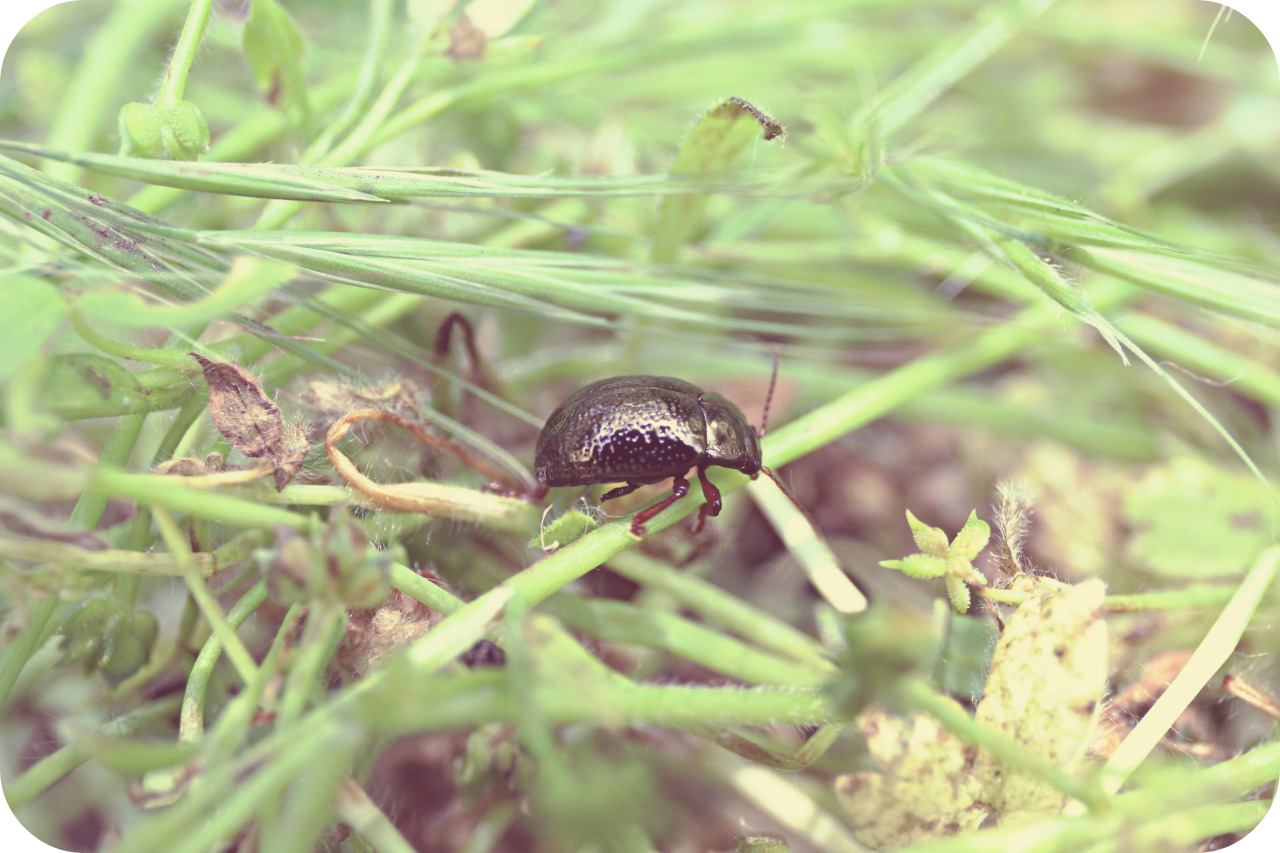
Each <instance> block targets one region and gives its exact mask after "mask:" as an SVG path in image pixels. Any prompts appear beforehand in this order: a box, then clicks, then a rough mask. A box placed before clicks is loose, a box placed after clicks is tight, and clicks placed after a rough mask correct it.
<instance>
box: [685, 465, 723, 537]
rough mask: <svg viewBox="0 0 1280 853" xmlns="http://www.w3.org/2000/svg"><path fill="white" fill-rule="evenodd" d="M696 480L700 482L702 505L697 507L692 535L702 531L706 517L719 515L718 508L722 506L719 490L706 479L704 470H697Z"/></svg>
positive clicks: (705, 470)
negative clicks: (696, 518)
mask: <svg viewBox="0 0 1280 853" xmlns="http://www.w3.org/2000/svg"><path fill="white" fill-rule="evenodd" d="M698 479H699V480H701V481H702V497H703V504H702V506H700V507H698V520H697V521H695V522H694V523H693V532H694V533H697V532H698V531H700V530H702V525H703V524H705V523H706V521H707V516H708V515H711V516H716V515H719V514H720V508H721V507H722V506H724V503H723V502H722V501H721V500H720V490H719V489H717V488H716V487H715V484H714V483H712V482H711V481H710V480H708V479H707V469H706V468H699V469H698Z"/></svg>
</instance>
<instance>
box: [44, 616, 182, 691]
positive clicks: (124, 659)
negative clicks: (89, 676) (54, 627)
mask: <svg viewBox="0 0 1280 853" xmlns="http://www.w3.org/2000/svg"><path fill="white" fill-rule="evenodd" d="M158 631H159V623H158V622H157V621H156V617H155V616H153V615H152V614H150V613H147V612H146V611H142V610H140V611H136V612H134V611H127V610H124V609H123V608H122V607H120V605H118V604H116V603H114V602H111V601H107V600H106V599H102V598H91V599H89V600H87V601H85V602H83V603H81V604H79V605H77V606H76V607H75V608H73V609H72V610H71V612H70V613H68V614H67V617H66V618H65V619H64V620H63V621H62V626H61V627H60V628H59V629H58V632H59V633H60V634H62V646H61V649H62V662H63V663H83V664H84V670H85V672H86V673H90V672H93V671H94V670H95V669H96V670H100V671H101V672H102V674H103V676H105V677H106V679H107V681H108V682H109V683H111V684H115V683H117V682H119V681H120V680H121V679H123V678H127V677H128V676H130V675H133V674H134V673H135V672H137V671H138V670H139V669H140V668H141V667H142V666H143V664H145V663H146V662H147V660H148V659H149V658H150V657H151V649H152V647H153V646H154V645H155V642H156V634H157V633H158Z"/></svg>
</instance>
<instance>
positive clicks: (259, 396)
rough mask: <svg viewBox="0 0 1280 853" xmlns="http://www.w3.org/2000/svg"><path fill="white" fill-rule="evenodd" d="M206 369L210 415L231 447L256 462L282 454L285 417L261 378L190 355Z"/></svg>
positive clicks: (233, 365) (231, 365)
mask: <svg viewBox="0 0 1280 853" xmlns="http://www.w3.org/2000/svg"><path fill="white" fill-rule="evenodd" d="M187 354H188V355H190V356H191V357H192V358H194V359H195V360H196V361H198V362H200V367H201V368H202V369H203V370H204V378H205V381H206V382H208V383H209V413H210V414H211V415H212V416H213V425H214V426H216V427H217V428H218V432H220V433H222V434H223V435H224V436H226V439H227V441H229V442H231V446H232V447H234V448H235V449H236V450H239V451H240V452H241V453H243V454H244V455H245V456H249V457H252V458H254V459H257V458H261V457H264V456H265V457H268V458H271V457H273V456H276V455H278V454H279V453H280V450H281V441H282V437H283V433H284V418H283V417H282V416H281V415H280V407H279V406H277V405H276V404H275V402H274V401H272V399H271V398H270V397H268V396H267V395H266V393H265V392H263V390H262V384H261V383H260V382H259V381H258V378H257V377H256V376H254V375H253V374H252V373H250V372H249V371H247V370H245V369H244V368H243V367H241V366H240V365H238V364H236V363H235V362H231V361H210V360H209V359H207V358H205V357H204V356H201V355H196V354H195V353H193V352H192V353H187Z"/></svg>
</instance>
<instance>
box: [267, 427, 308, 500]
mask: <svg viewBox="0 0 1280 853" xmlns="http://www.w3.org/2000/svg"><path fill="white" fill-rule="evenodd" d="M308 449H310V445H309V444H308V443H307V430H306V427H304V426H303V425H302V421H294V422H293V423H290V424H288V425H287V426H285V428H284V438H283V441H282V442H281V448H280V455H279V456H278V457H276V458H275V463H276V467H275V470H274V471H273V472H272V476H273V477H275V481H276V491H277V492H279V491H283V490H284V487H285V486H287V485H289V481H290V480H292V479H293V478H294V477H296V476H298V471H299V470H301V469H302V462H303V460H305V459H306V458H307V450H308Z"/></svg>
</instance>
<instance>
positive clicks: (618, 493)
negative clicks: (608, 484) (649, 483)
mask: <svg viewBox="0 0 1280 853" xmlns="http://www.w3.org/2000/svg"><path fill="white" fill-rule="evenodd" d="M641 485H643V484H641V483H627V484H626V485H625V486H618V488H616V489H610V490H609V491H607V492H605V493H604V495H603V496H602V497H601V498H600V501H601V502H602V503H603V502H604V501H611V500H613V499H614V498H620V497H622V496H623V495H629V494H631V493H632V492H634V491H635V490H636V489H638V488H640V486H641Z"/></svg>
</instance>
